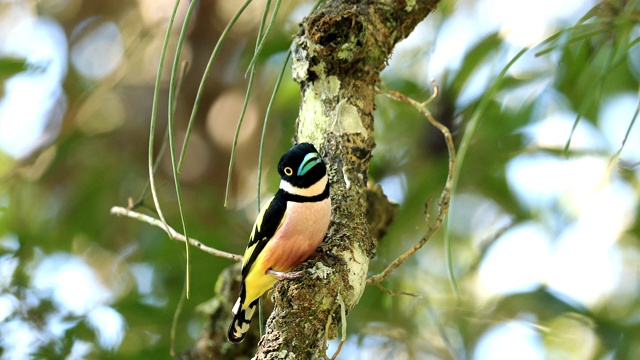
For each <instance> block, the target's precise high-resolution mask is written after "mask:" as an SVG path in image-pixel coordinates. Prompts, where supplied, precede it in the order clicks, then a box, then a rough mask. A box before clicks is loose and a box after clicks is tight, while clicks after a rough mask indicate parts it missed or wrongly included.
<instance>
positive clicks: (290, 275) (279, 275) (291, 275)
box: [267, 269, 304, 280]
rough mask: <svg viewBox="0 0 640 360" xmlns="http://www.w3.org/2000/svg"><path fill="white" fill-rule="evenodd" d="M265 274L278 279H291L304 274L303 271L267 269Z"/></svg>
mask: <svg viewBox="0 0 640 360" xmlns="http://www.w3.org/2000/svg"><path fill="white" fill-rule="evenodd" d="M267 274H269V275H271V276H273V277H275V278H276V279H278V280H293V279H297V278H299V277H301V276H302V275H303V274H304V271H291V272H282V271H275V270H272V269H269V270H268V271H267Z"/></svg>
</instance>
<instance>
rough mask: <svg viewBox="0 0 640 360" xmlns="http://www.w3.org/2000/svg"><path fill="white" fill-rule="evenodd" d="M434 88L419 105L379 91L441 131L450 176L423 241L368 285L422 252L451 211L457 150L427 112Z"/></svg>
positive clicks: (398, 95) (378, 280)
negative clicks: (407, 105) (420, 115)
mask: <svg viewBox="0 0 640 360" xmlns="http://www.w3.org/2000/svg"><path fill="white" fill-rule="evenodd" d="M433 86H434V91H433V95H432V96H431V97H430V98H429V99H428V100H427V101H425V102H423V103H419V102H417V101H415V100H413V99H411V98H409V97H408V96H406V95H404V94H401V93H399V92H397V91H379V93H380V94H383V95H386V96H388V97H390V98H392V99H394V100H397V101H402V102H405V103H407V104H409V105H411V106H413V107H415V108H416V109H417V110H418V111H419V112H420V113H422V114H423V115H424V116H425V117H426V118H427V119H428V120H429V122H430V123H431V124H432V125H433V126H435V127H436V128H437V129H438V130H440V132H441V133H442V135H444V139H445V141H446V143H447V150H448V151H449V174H448V176H447V182H446V184H445V186H444V189H443V190H442V193H441V194H440V199H439V200H438V216H437V217H436V221H435V222H434V223H433V224H428V225H429V229H428V230H427V232H426V233H425V234H424V236H423V237H422V239H420V240H419V241H418V242H417V243H415V245H413V247H411V248H410V249H409V250H407V251H406V252H405V253H404V254H402V255H400V256H398V258H397V259H395V260H394V261H393V262H392V263H391V264H390V265H389V266H387V268H386V269H384V271H383V272H381V273H380V274H378V275H374V276H372V277H370V278H368V279H367V284H378V283H379V282H381V281H382V280H384V279H385V278H386V277H387V276H389V274H391V272H392V271H393V270H395V269H396V268H397V267H398V266H400V265H402V263H403V262H405V261H406V260H407V259H408V258H409V257H410V256H411V255H413V254H414V253H415V252H416V251H418V250H420V248H422V247H423V246H424V244H426V243H427V241H429V239H431V237H432V236H433V234H435V233H436V231H438V229H440V225H442V222H443V221H444V217H445V215H446V214H447V211H448V210H449V203H450V200H451V189H452V188H453V175H454V169H455V165H456V149H455V146H454V144H453V137H452V136H451V132H450V131H449V129H448V128H447V127H446V126H444V125H442V124H441V123H439V122H438V121H437V120H436V119H435V118H434V117H433V116H432V115H431V113H430V112H429V110H427V108H426V105H427V104H429V103H430V102H431V101H432V100H433V99H434V98H435V97H436V96H437V95H438V86H437V85H436V84H435V83H434V84H433ZM428 205H429V203H428V202H427V206H428ZM425 212H426V211H425ZM427 214H428V213H427ZM427 216H428V215H427ZM428 220H429V219H428V217H427V223H428Z"/></svg>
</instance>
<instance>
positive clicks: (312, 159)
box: [298, 152, 322, 176]
mask: <svg viewBox="0 0 640 360" xmlns="http://www.w3.org/2000/svg"><path fill="white" fill-rule="evenodd" d="M321 162H322V158H321V157H320V155H318V153H316V152H312V153H308V154H307V156H305V157H304V159H303V160H302V164H300V167H299V168H298V176H302V175H304V174H306V173H307V171H309V170H311V168H312V167H314V166H316V165H317V164H319V163H321Z"/></svg>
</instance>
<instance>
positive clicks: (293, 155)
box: [278, 143, 327, 189]
mask: <svg viewBox="0 0 640 360" xmlns="http://www.w3.org/2000/svg"><path fill="white" fill-rule="evenodd" d="M278 173H280V178H281V179H282V180H284V181H286V182H288V183H290V184H291V185H293V186H295V187H297V188H301V189H306V188H309V187H311V186H312V185H314V184H315V183H317V182H318V181H319V180H320V179H322V178H323V177H324V176H325V175H326V174H327V166H326V165H325V163H324V161H323V160H322V157H320V154H318V150H316V148H315V147H314V146H313V145H311V144H309V143H300V144H298V145H296V146H294V147H292V148H291V149H289V151H287V152H286V153H285V154H284V155H282V158H280V162H279V163H278Z"/></svg>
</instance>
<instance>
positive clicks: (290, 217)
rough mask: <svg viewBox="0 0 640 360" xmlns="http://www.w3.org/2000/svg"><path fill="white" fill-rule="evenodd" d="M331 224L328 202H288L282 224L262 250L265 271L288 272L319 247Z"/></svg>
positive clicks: (329, 201) (329, 202) (326, 200)
mask: <svg viewBox="0 0 640 360" xmlns="http://www.w3.org/2000/svg"><path fill="white" fill-rule="evenodd" d="M330 220H331V200H330V198H327V199H325V200H323V201H319V202H306V203H297V202H289V203H288V204H287V212H286V218H285V221H284V223H283V224H282V225H281V226H280V228H279V229H278V231H276V233H275V235H274V237H273V238H272V239H271V240H270V241H269V243H268V244H267V246H266V247H265V249H264V250H263V251H264V252H265V257H264V260H265V261H264V265H265V269H270V268H271V269H273V270H276V271H282V272H287V271H291V270H293V269H294V268H295V267H296V266H298V265H299V264H300V263H301V262H303V261H305V260H306V259H308V258H309V256H311V254H313V252H314V251H315V250H316V249H317V248H318V246H320V243H321V242H322V239H324V236H325V235H326V233H327V230H328V228H329V221H330Z"/></svg>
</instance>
